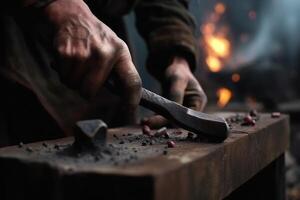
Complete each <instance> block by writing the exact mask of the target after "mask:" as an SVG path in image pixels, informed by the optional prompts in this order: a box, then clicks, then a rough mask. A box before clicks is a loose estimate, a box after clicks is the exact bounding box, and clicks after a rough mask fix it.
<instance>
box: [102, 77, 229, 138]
mask: <svg viewBox="0 0 300 200" xmlns="http://www.w3.org/2000/svg"><path fill="white" fill-rule="evenodd" d="M106 87H107V88H108V89H110V91H112V92H113V93H116V94H118V91H117V89H116V87H115V85H114V82H113V80H112V79H111V78H110V79H108V81H107V82H106ZM139 104H140V105H141V106H143V107H145V108H147V109H149V110H151V111H153V112H155V113H157V114H160V115H162V116H163V117H165V118H166V119H168V120H170V121H172V122H173V123H174V124H176V125H177V126H179V127H181V128H184V129H186V130H188V131H191V132H193V133H195V134H197V135H203V136H205V137H206V138H207V139H209V140H210V141H214V142H222V141H223V140H225V139H226V138H227V137H228V132H229V126H228V124H227V122H226V121H225V119H223V118H221V117H218V116H216V115H211V114H205V113H203V112H199V111H195V110H192V109H190V108H187V107H184V106H182V105H180V104H178V103H176V102H174V101H170V100H168V99H166V98H164V97H162V96H160V95H158V94H155V93H154V92H151V91H149V90H147V89H145V88H142V97H141V101H140V103H139Z"/></svg>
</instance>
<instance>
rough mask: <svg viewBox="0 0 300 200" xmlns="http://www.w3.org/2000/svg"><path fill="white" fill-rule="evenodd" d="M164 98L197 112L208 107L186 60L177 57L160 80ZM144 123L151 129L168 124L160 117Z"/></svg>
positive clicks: (151, 118) (145, 120)
mask: <svg viewBox="0 0 300 200" xmlns="http://www.w3.org/2000/svg"><path fill="white" fill-rule="evenodd" d="M159 80H160V82H161V84H162V88H163V96H165V97H167V98H168V99H170V100H172V101H175V102H177V103H179V104H182V105H184V106H186V107H189V108H192V109H194V110H197V111H202V110H203V108H204V107H205V105H206V102H207V97H206V95H205V93H204V91H203V89H202V87H201V85H200V83H199V82H198V80H197V79H196V78H195V76H194V75H193V73H192V72H191V70H190V67H189V64H188V62H187V61H186V60H185V59H184V58H180V57H175V58H174V59H173V61H172V63H171V64H170V65H169V66H168V67H167V68H166V70H165V73H164V77H162V78H159ZM142 123H144V124H147V125H149V126H150V127H151V128H159V127H162V126H165V125H167V124H168V121H167V120H166V119H165V118H163V117H162V116H160V115H156V116H152V117H150V118H145V119H143V121H142Z"/></svg>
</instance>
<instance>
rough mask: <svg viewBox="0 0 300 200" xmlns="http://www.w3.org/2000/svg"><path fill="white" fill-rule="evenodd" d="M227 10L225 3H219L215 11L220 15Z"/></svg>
mask: <svg viewBox="0 0 300 200" xmlns="http://www.w3.org/2000/svg"><path fill="white" fill-rule="evenodd" d="M225 10H226V7H225V5H224V4H223V3H217V4H216V6H215V12H216V13H218V14H219V15H221V14H223V13H224V12H225Z"/></svg>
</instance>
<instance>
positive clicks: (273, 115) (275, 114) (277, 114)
mask: <svg viewBox="0 0 300 200" xmlns="http://www.w3.org/2000/svg"><path fill="white" fill-rule="evenodd" d="M280 115H281V113H280V112H273V113H272V114H271V117H272V118H279V117H280Z"/></svg>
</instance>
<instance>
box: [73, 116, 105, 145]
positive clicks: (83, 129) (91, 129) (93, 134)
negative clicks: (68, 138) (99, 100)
mask: <svg viewBox="0 0 300 200" xmlns="http://www.w3.org/2000/svg"><path fill="white" fill-rule="evenodd" d="M106 133H107V125H106V123H104V122H103V121H102V120H100V119H95V120H83V121H78V122H77V123H76V127H75V135H74V136H75V142H74V145H75V147H78V148H81V149H82V148H83V149H86V148H94V147H95V145H96V144H97V145H105V143H106Z"/></svg>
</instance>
